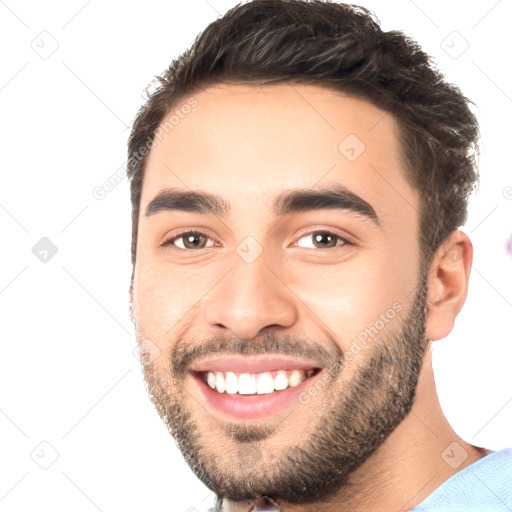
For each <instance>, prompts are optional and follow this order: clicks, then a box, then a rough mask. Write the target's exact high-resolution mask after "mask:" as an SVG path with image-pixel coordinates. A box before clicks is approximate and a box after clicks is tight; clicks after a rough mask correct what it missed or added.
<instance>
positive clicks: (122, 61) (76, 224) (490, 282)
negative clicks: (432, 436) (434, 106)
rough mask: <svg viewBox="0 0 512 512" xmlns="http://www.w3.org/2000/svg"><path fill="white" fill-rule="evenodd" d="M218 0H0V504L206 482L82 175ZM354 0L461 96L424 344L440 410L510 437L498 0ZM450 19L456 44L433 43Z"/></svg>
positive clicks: (180, 488)
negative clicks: (150, 364) (474, 152)
mask: <svg viewBox="0 0 512 512" xmlns="http://www.w3.org/2000/svg"><path fill="white" fill-rule="evenodd" d="M235 3H236V2H233V1H224V0H208V1H206V0H188V1H187V2H171V1H170V0H169V1H160V0H145V1H144V2H142V1H141V0H139V1H133V2H121V1H112V0H107V1H99V0H89V1H84V0H68V1H63V0H53V1H47V2H35V1H23V0H5V1H4V0H0V48H1V50H0V51H1V53H0V55H1V66H0V113H1V115H0V130H1V131H0V140H1V167H2V172H1V177H0V179H1V185H0V227H1V232H2V249H3V250H2V251H1V253H0V254H1V266H0V318H1V330H2V337H1V343H2V356H1V357H0V510H5V511H27V510H32V509H33V508H36V507H37V509H38V510H52V511H60V510H74V511H87V512H88V511H94V510H101V511H103V512H107V511H117V510H151V511H155V512H156V511H179V512H182V511H183V512H184V511H189V510H194V508H193V507H198V508H199V507H204V506H205V504H206V503H210V502H211V501H212V499H213V496H212V495H211V494H210V492H209V491H208V489H206V488H205V487H204V486H202V484H201V483H200V482H199V481H198V480H197V479H196V478H195V476H194V475H193V474H192V472H191V470H190V469H189V468H188V466H187V465H186V463H185V462H184V461H183V459H182V457H181V454H180V453H179V451H178V450H177V448H176V447H175V445H174V442H173V441H172V438H171V437H170V435H169V434H168V433H167V431H166V430H165V427H164V425H163V423H162V422H161V421H160V419H159V418H158V415H157V414H156V412H155V411H154V410H153V408H152V405H151V404H150V402H149V399H148V397H147V395H146V391H145V387H144V382H143V379H142V375H141V373H140V370H139V362H138V360H137V359H136V357H135V356H134V354H133V349H134V347H135V338H134V334H133V327H132V325H131V322H130V320H129V315H128V304H129V302H128V288H129V279H130V273H131V263H130V235H131V226H130V201H129V187H128V183H127V180H126V179H123V180H122V181H121V183H120V184H119V185H118V186H117V187H115V188H114V190H112V191H110V192H109V193H108V194H106V197H105V198H104V199H103V200H98V199H96V198H95V197H94V196H93V194H92V192H93V190H94V189H95V188H96V187H101V186H102V185H103V184H104V183H105V182H106V181H108V180H109V179H110V178H111V176H112V175H113V174H115V173H116V172H120V173H121V171H118V170H119V169H121V170H122V169H123V167H124V165H125V161H126V140H127V137H128V134H129V125H130V123H131V121H132V120H133V117H134V115H135V113H136V111H137V109H138V108H139V106H140V104H141V102H142V101H143V100H142V96H141V94H142V92H143V89H144V87H145V86H146V85H147V84H148V83H149V82H150V81H151V79H152V78H153V77H154V76H155V75H156V74H159V73H161V72H162V71H163V70H164V68H165V67H166V66H168V65H169V63H170V61H171V59H172V58H174V57H176V56H178V55H179V54H180V53H181V52H182V51H183V50H184V49H185V48H186V47H188V45H189V44H190V43H191V42H192V40H193V39H194V37H195V36H196V35H197V33H198V32H199V31H200V30H202V29H203V28H204V27H205V26H206V25H207V24H208V23H209V22H211V21H213V20H214V19H215V18H216V17H217V16H218V15H219V14H223V13H224V12H225V11H226V10H227V9H228V8H230V7H232V6H234V5H235ZM360 5H364V6H366V7H369V8H370V9H372V10H374V11H375V13H376V14H377V16H378V18H379V19H380V21H381V23H382V26H383V28H384V29H385V30H392V29H401V30H404V31H405V32H406V33H407V34H410V35H412V36H413V37H415V38H416V39H417V40H418V41H419V43H420V44H421V45H422V47H423V49H424V50H426V51H427V52H428V53H430V54H432V55H433V56H434V58H435V59H436V61H437V63H438V65H439V67H440V68H441V69H442V70H443V71H444V72H445V73H446V75H447V77H448V80H449V81H450V82H453V83H456V84H458V85H460V87H461V89H462V90H463V92H464V93H465V94H466V95H467V96H468V97H469V98H471V99H472V100H473V101H474V102H475V103H476V105H477V106H478V108H477V110H476V113H477V115H478V117H479V121H480V124H481V131H482V139H481V147H482V156H481V159H480V170H481V174H482V179H481V187H480V191H479V193H478V195H477V196H476V197H475V198H474V200H473V202H472V205H471V210H470V218H469V221H468V223H467V225H466V227H465V228H464V229H465V231H466V232H467V233H468V234H469V235H470V237H471V239H472V241H473V244H474V248H475V259H474V267H473V272H472V278H471V283H470V292H469V297H468V300H467V303H466V306H465V307H464V309H463V311H462V313H461V314H460V316H459V318H458V319H457V322H456V326H455V329H454V331H453V333H452V334H451V335H450V336H449V337H448V338H447V339H445V340H442V341H439V342H437V343H436V344H435V368H436V376H437V381H438V387H439V394H440V398H441V401H442V405H443V408H444V410H445V413H446V415H447V417H448V419H449V421H450V422H451V423H452V425H453V427H454V428H455V430H456V431H457V432H458V433H459V434H460V435H461V436H462V437H463V438H464V439H466V440H467V441H469V442H471V443H473V444H477V445H481V446H486V447H488V448H493V449H499V448H502V447H505V446H512V429H511V428H510V425H511V420H512V405H511V403H510V402H511V401H512V386H511V377H510V375H511V372H510V359H511V355H512V348H511V347H512V339H511V330H510V324H511V322H510V319H511V318H512V286H511V285H512V258H511V257H510V256H507V254H506V252H505V248H504V244H505V240H506V238H507V237H509V236H510V234H511V232H512V200H510V199H507V198H506V191H507V190H508V191H509V192H511V189H510V188H508V189H507V187H511V186H512V172H511V167H510V165H511V164H510V147H511V141H510V135H511V130H510V118H511V115H512V100H511V97H512V84H511V81H510V70H509V66H510V51H511V43H510V25H509V24H510V19H511V17H512V5H511V4H510V3H509V2H505V1H496V0H481V1H480V2H471V3H470V2H462V1H461V2H453V1H452V2H447V1H437V0H436V1H434V0H428V1H427V0H415V1H414V2H413V1H411V0H395V1H386V2H378V1H376V0H375V1H370V0H363V1H362V2H360ZM43 31H46V32H47V33H45V34H43V35H40V34H41V32H43ZM453 31H457V32H458V33H459V34H460V35H457V34H453ZM461 37H462V38H464V40H466V41H467V44H468V45H469V47H468V48H467V50H466V51H465V52H464V53H462V54H461V55H460V56H458V58H453V57H454V56H456V54H458V53H460V52H461V51H462V50H463V49H464V45H465V44H466V43H464V40H463V39H461ZM41 40H43V42H41ZM57 44H58V48H57V49H56V51H55V52H54V53H53V54H52V55H50V56H47V55H44V56H46V57H47V58H41V57H40V55H39V54H41V53H43V54H44V52H45V51H49V49H52V45H53V46H55V47H56V46H57ZM43 46H44V49H43V48H42V47H43ZM450 47H451V48H450ZM504 191H505V193H504ZM508 197H509V198H510V197H511V196H510V195H508ZM42 237H47V238H49V239H50V240H51V241H52V242H53V244H55V246H56V247H57V249H58V252H57V253H56V254H55V256H53V257H52V258H51V259H50V260H49V261H48V262H46V263H43V262H41V261H40V260H39V259H38V258H36V256H35V255H34V254H33V252H32V248H33V247H34V246H35V245H36V243H38V242H39V240H40V239H41V238H42ZM41 442H44V443H45V444H43V445H40V443H41ZM57 454H58V458H57V459H56V460H55V462H54V463H53V464H51V463H52V461H53V459H54V458H55V457H57ZM50 464H51V466H50V467H49V468H48V469H42V468H41V467H40V465H43V466H44V465H50Z"/></svg>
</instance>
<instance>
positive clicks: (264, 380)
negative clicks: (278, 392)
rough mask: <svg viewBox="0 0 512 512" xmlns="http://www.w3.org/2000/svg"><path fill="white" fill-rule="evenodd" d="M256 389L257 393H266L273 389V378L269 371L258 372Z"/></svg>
mask: <svg viewBox="0 0 512 512" xmlns="http://www.w3.org/2000/svg"><path fill="white" fill-rule="evenodd" d="M256 391H257V393H258V395H266V394H267V393H272V391H274V379H273V378H272V375H270V373H266V372H265V373H260V374H259V375H258V380H257V385H256Z"/></svg>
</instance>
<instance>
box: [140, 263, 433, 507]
mask: <svg viewBox="0 0 512 512" xmlns="http://www.w3.org/2000/svg"><path fill="white" fill-rule="evenodd" d="M426 279H427V273H426V272H423V273H422V275H421V277H420V279H419V283H418V286H417V289H416V291H415V296H414V299H413V301H412V303H411V306H410V308H409V311H408V313H407V314H405V316H404V317H403V319H402V320H401V321H400V324H399V326H398V328H397V327H396V326H393V325H392V323H390V324H388V325H387V326H386V327H385V329H383V331H386V332H385V335H384V333H382V332H381V333H379V337H378V339H377V337H376V338H374V339H372V340H371V341H370V345H369V346H368V347H367V350H366V352H365V354H364V355H359V356H358V355H356V356H355V357H356V358H358V357H361V364H360V365H359V366H358V367H357V368H356V370H355V371H354V374H353V376H352V377H351V378H350V380H349V381H348V386H346V387H344V388H343V392H341V393H339V395H338V396H336V397H335V399H334V400H333V401H332V402H331V405H330V407H329V409H328V410H326V411H325V412H324V413H323V416H322V418H318V420H319V421H315V425H317V428H316V430H314V431H309V432H305V433H304V434H303V435H302V436H301V438H300V439H299V440H294V442H293V443H291V444H290V446H289V447H287V448H286V449H285V450H282V451H280V452H279V456H276V455H275V453H270V452H269V451H267V450H266V451H262V450H260V449H259V445H260V443H259V441H261V440H263V439H266V438H267V437H269V436H271V435H272V433H273V431H274V428H275V427H271V426H270V425H265V424H260V425H257V426H254V425H243V424H235V423H233V424H224V426H223V428H224V431H225V432H226V434H227V436H228V437H229V438H231V439H232V440H233V441H232V442H233V443H235V444H234V446H235V449H233V450H230V451H229V453H227V452H226V450H224V451H223V452H219V453H218V454H215V441H214V440H213V439H212V437H211V436H207V433H203V434H201V429H200V426H199V424H198V422H197V421H196V419H195V418H194V415H193V413H192V410H191V409H190V407H189V406H188V405H187V404H188V403H190V401H191V400H192V399H191V396H190V395H189V394H188V393H187V392H186V390H185V389H184V387H183V382H184V380H183V377H184V375H185V374H186V373H187V368H188V366H189V364H190V363H191V362H192V361H194V360H196V359H197V358H199V357H203V356H205V355H207V354H211V353H219V354H220V353H223V354H235V353H239V354H246V355H249V354H257V353H258V354H263V353H281V354H282V353H289V354H293V355H303V356H311V355H312V354H314V355H315V356H316V360H324V361H326V360H329V361H330V362H331V364H332V363H333V353H332V352H327V351H326V350H325V349H322V348H320V347H318V346H315V345H311V344H308V345H307V348H306V344H305V343H304V342H302V343H301V340H300V339H298V340H297V339H295V338H290V337H283V336H279V337H278V336H276V335H275V334H273V333H270V334H269V335H267V336H264V337H263V338H262V341H261V343H256V342H255V341H253V340H237V339H235V340H229V339H226V338H222V337H216V338H210V339H209V340H207V341H206V342H205V343H203V344H201V345H198V344H196V345H194V346H191V345H190V344H187V343H186V340H184V339H181V340H178V342H177V343H176V347H175V350H173V353H172V354H171V357H170V358H169V361H167V362H166V364H164V365H163V367H164V372H163V373H164V375H162V370H161V369H160V370H159V369H158V368H157V365H156V364H155V363H152V362H149V363H148V364H144V365H143V367H142V368H143V373H144V377H145V380H146V383H147V389H148V393H149V395H150V398H151V400H152V402H153V403H154V405H155V407H156V410H157V411H158V414H159V415H160V417H161V418H162V419H163V421H164V422H165V424H166V425H167V428H168V429H169V432H170V433H171V435H172V436H173V438H174V439H175V441H176V443H177V445H178V447H179V449H180V451H181V453H182V454H183V457H184V458H185V460H186V462H187V463H188V465H189V466H190V468H191V469H192V470H193V472H194V473H195V474H196V476H197V477H198V478H199V479H200V480H201V481H202V482H203V484H204V485H206V486H207V487H208V488H209V489H211V490H212V491H214V492H215V493H216V494H217V496H218V497H219V498H225V499H229V500H231V501H234V502H242V501H247V500H254V499H256V498H258V497H259V496H262V495H267V496H270V497H272V498H273V499H274V500H276V501H278V502H280V501H284V502H288V503H293V504H300V503H315V502H316V503H320V502H327V501H328V500H329V498H332V497H333V496H334V495H335V494H336V493H337V492H339V491H340V489H341V488H342V487H344V486H346V485H347V483H348V480H349V476H350V475H351V474H352V473H353V471H354V470H355V469H356V468H357V467H358V466H360V465H361V464H362V463H363V462H364V461H365V460H367V459H368V457H370V456H371V455H372V454H373V453H374V452H375V451H376V450H377V448H378V447H379V446H380V445H381V444H382V443H383V442H384V441H385V440H386V438H387V437H388V436H389V435H390V434H391V432H393V430H394V429H395V428H396V427H397V426H398V425H399V424H400V423H401V422H402V420H403V419H404V418H405V417H406V416H407V414H408V413H409V412H410V410H411V407H412V404H413V402H414V397H415V393H416V387H417V383H418V379H419V374H420V370H421V367H422V363H423V358H424V355H425V352H426V350H427V348H428V346H429V340H428V338H427V336H426V330H425V320H426V311H427V310H426V293H427V285H426ZM396 321H399V319H398V318H397V320H396ZM180 342H181V343H180ZM341 357H342V358H343V355H342V356H341ZM336 368H337V370H336V371H335V372H334V373H333V374H331V375H332V377H333V381H335V380H336V378H335V377H336V376H337V375H338V374H339V373H342V372H343V364H341V365H338V366H337V367H336ZM205 434H206V435H205ZM214 454H215V455H214Z"/></svg>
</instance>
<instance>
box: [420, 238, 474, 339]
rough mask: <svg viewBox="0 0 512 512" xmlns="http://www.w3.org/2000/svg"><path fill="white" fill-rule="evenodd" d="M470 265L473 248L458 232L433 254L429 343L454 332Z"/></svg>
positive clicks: (428, 326) (428, 303) (463, 300)
mask: <svg viewBox="0 0 512 512" xmlns="http://www.w3.org/2000/svg"><path fill="white" fill-rule="evenodd" d="M472 263H473V245H472V244H471V240H470V239H469V237H468V235H466V233H464V232H463V231H461V230H459V229H457V230H455V231H453V232H452V233H450V235H448V236H447V237H446V238H445V240H444V241H443V243H442V244H441V246H440V247H439V249H438V250H437V251H436V253H435V255H434V257H433V259H432V263H431V265H430V271H429V277H428V293H427V307H428V312H427V322H426V331H427V336H428V338H429V339H430V340H440V339H442V338H445V337H446V336H448V334H449V333H450V332H451V330H452V329H453V325H454V323H455V317H456V316H457V315H458V314H459V312H460V310H461V309H462V306H463V305H464V302H465V301H466V296H467V294H468V283H469V274H470V272H471V264H472Z"/></svg>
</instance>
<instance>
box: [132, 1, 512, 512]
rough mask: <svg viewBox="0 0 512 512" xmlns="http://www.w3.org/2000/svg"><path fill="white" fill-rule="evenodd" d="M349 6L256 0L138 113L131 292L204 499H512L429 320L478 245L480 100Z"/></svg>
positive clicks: (459, 506) (278, 503)
mask: <svg viewBox="0 0 512 512" xmlns="http://www.w3.org/2000/svg"><path fill="white" fill-rule="evenodd" d="M468 103H469V100H468V99H467V98H465V97H464V96H463V94H462V93H461V91H460V90H459V89H458V88H456V87H454V86H452V85H449V84H447V83H446V82H445V81H444V80H443V77H442V76H441V75H440V74H439V73H438V72H437V71H436V70H435V69H434V68H433V67H432V65H431V63H430V61H429V58H428V56H427V55H426V54H425V53H424V52H422V51H421V49H420V48H419V47H418V45H417V44H416V43H415V42H414V41H412V40H411V39H409V38H407V37H405V36H404V35H403V34H402V33H400V32H396V31H392V32H383V31H382V30H381V29H380V27H379V25H378V23H377V22H376V21H375V20H374V18H373V17H372V15H371V13H370V12H369V11H367V10H365V9H364V8H361V7H355V6H349V5H344V4H336V3H328V2H325V1H312V2H306V1H304V0H254V1H252V2H249V3H246V4H243V5H239V6H237V7H235V8H233V9H231V10H230V11H229V12H228V13H227V14H226V15H225V16H223V17H222V18H220V19H218V20H216V21H215V22H213V23H212V24H211V25H209V26H208V27H207V28H206V30H205V31H204V32H203V33H202V34H201V35H200V36H199V37H198V38H197V40H196V41H195V42H194V44H193V45H192V47H191V48H190V49H189V50H188V51H186V52H185V53H184V54H183V55H182V56H181V57H180V58H179V59H177V60H175V61H173V62H172V64H171V66H170V67H169V69H168V70H167V71H166V72H165V73H164V75H163V76H162V77H160V78H159V79H158V83H157V86H156V87H155V88H154V90H153V92H152V93H151V94H150V95H149V98H148V102H147V103H146V104H145V105H144V106H143V107H142V108H141V110H140V111H139V113H138V115H137V117H136V118H135V120H134V124H133V130H132V133H131V136H130V140H129V162H128V172H129V177H130V180H131V200H132V206H133V211H132V214H133V238H132V263H133V267H134V270H133V274H132V282H131V286H130V300H131V314H132V319H133V321H134V323H135V327H136V333H137V340H138V342H139V344H140V347H141V353H142V354H143V355H144V359H143V361H144V365H143V371H144V374H145V378H146V381H147V385H148V391H149V393H150V396H151V399H152V400H153V402H154V404H155V406H156V408H157V411H158V413H159V414H160V416H161V417H162V419H163V420H164V421H165V423H166V425H167V426H168V428H169V431H170V432H171V434H172V435H173V437H174V438H175V440H176V442H177V444H178V446H179V448H180V450H181V451H182V453H183V456H184V457H185V459H186V461H187V463H188V464H189V465H190V467H191V468H192V470H193V471H194V472H195V474H196V475H197V476H198V478H199V479H200V480H201V481H202V482H203V483H204V484H205V485H206V486H207V487H208V488H210V489H211V490H213V491H214V492H215V494H216V496H217V500H216V503H215V508H214V510H224V511H228V512H239V511H247V510H254V511H255V510H284V511H287V512H288V511H290V512H299V511H300V512H302V511H313V510H315V511H325V512H330V511H339V510H352V511H365V512H371V511H383V510H385V511H399V510H401V511H405V510H416V511H417V510H447V509H449V510H465V511H467V510H506V509H507V507H508V508H511V507H512V501H511V494H510V488H509V487H510V480H511V479H510V471H511V469H512V463H511V458H512V451H511V450H510V449H507V450H501V451H496V452H492V451H491V450H488V449H485V448H482V447H478V446H473V445H471V444H469V443H467V442H466V441H464V440H463V439H461V438H460V437H459V436H458V435H457V434H456V433H455V432H454V431H453V429H452V428H451V427H450V425H449V424H448V422H447V420H446V418H445V417H444V415H443V413H442V410H441V408H440V405H439V402H438V399H437V394H436V389H435V383H434V377H433V371H432V359H431V344H432V342H433V341H435V340H439V339H441V338H444V337H446V336H447V335H448V334H449V333H450V331H451V330H452V328H453V325H454V320H455V317H456V316H457V314H458V313H459V311H460V310H461V308H462V306H463V304H464V301H465V298H466V295H467V291H468V279H469V274H470V268H471V264H472V245H471V242H470V240H469V238H468V237H467V235H466V234H465V233H464V232H462V231H461V230H459V229H458V228H459V227H460V226H461V225H463V224H464V222H465V220H466V216H467V201H468V197H469V195H470V193H471V192H472V190H473V188H474V186H475V183H476V181H477V171H476V158H475V155H476V152H477V140H478V135H479V133H478V123H477V120H476V119H475V117H474V115H473V114H472V113H471V111H470V109H469V108H468Z"/></svg>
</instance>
